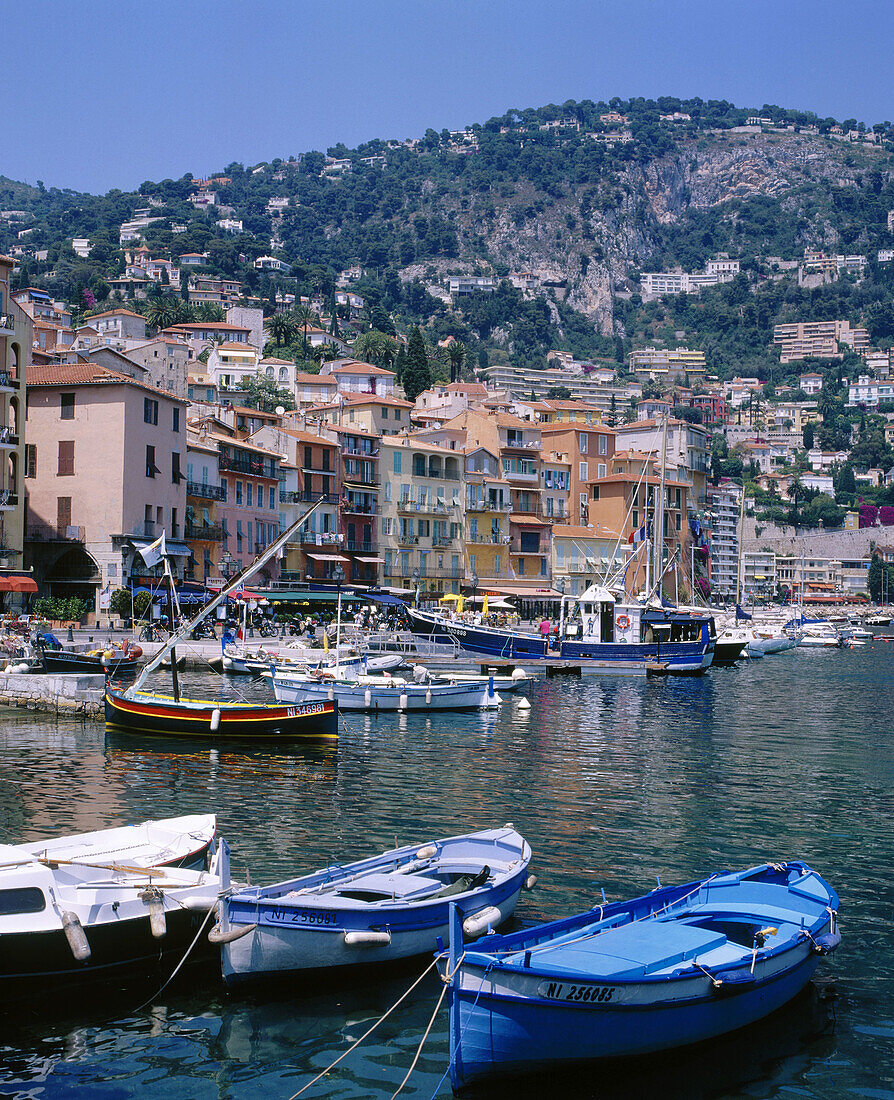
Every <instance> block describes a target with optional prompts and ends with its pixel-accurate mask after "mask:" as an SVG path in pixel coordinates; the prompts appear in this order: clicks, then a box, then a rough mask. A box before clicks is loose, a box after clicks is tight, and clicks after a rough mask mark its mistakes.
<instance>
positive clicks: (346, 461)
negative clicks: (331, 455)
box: [312, 426, 384, 584]
mask: <svg viewBox="0 0 894 1100" xmlns="http://www.w3.org/2000/svg"><path fill="white" fill-rule="evenodd" d="M327 435H331V436H332V437H333V438H334V439H335V440H337V442H338V445H339V452H340V462H341V465H340V469H339V477H340V483H341V502H340V509H341V511H340V517H341V522H340V533H341V534H342V536H343V539H342V542H341V548H340V555H341V558H340V564H341V566H342V568H343V570H344V573H345V577H346V579H347V580H349V581H357V582H359V583H362V584H376V583H377V580H378V567H379V564H380V563H379V560H378V558H379V556H380V555H379V554H378V537H377V533H376V522H377V517H378V516H379V514H380V499H381V493H382V490H383V488H384V485H383V483H382V482H380V480H379V441H380V437H379V436H378V435H377V434H376V433H374V432H368V431H362V430H361V429H359V428H355V427H350V426H349V427H337V426H334V427H331V428H330V429H329V430H328V432H327ZM314 564H315V568H314V570H313V574H312V575H313V576H314V577H317V578H319V577H326V578H331V577H332V574H333V570H334V568H335V564H336V563H335V561H334V560H332V559H327V560H325V561H316V562H315V563H314Z"/></svg>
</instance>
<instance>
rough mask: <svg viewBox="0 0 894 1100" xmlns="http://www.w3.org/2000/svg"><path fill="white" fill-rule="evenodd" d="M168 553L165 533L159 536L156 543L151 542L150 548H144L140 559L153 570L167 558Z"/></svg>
mask: <svg viewBox="0 0 894 1100" xmlns="http://www.w3.org/2000/svg"><path fill="white" fill-rule="evenodd" d="M167 553H168V550H167V547H166V546H165V533H164V531H162V533H161V534H160V535H159V536H158V538H157V539H156V540H155V542H150V543H149V545H148V546H144V547H143V549H142V550H141V551H140V557H141V558H142V559H143V561H144V562H145V564H146V568H147V569H151V568H152V566H153V565H158V563H159V562H160V561H161V559H162V558H164V557H166V556H167Z"/></svg>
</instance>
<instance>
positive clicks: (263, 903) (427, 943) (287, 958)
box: [212, 825, 531, 985]
mask: <svg viewBox="0 0 894 1100" xmlns="http://www.w3.org/2000/svg"><path fill="white" fill-rule="evenodd" d="M530 860H531V849H530V848H529V847H528V844H527V843H526V841H525V840H524V839H523V838H522V837H521V836H520V835H519V834H518V833H517V832H516V831H515V829H514V828H513V827H512V826H511V825H506V826H504V827H503V828H502V829H487V830H484V831H482V832H478V833H470V834H467V835H465V836H455V837H449V838H447V839H445V840H436V841H432V842H429V843H426V844H423V845H419V844H411V845H407V846H405V847H402V848H397V849H395V850H394V851H390V852H384V853H383V854H382V855H380V856H373V857H372V858H370V859H364V860H360V861H359V862H356V863H349V864H345V865H344V866H337V867H326V868H324V869H323V870H321V871H317V872H315V873H314V874H310V875H304V876H303V877H302V878H296V879H291V880H289V881H287V882H279V883H276V884H275V885H274V886H264V887H259V886H252V887H248V888H246V889H243V890H241V891H239V892H238V893H235V894H232V895H231V896H230V897H228V898H227V899H226V900H225V901H224V902H222V904H221V918H220V923H219V925H218V927H217V928H215V929H214V932H213V935H212V939H213V940H214V941H215V942H219V943H221V944H222V948H221V968H222V971H223V977H224V981H225V982H226V983H227V984H228V985H235V984H237V983H240V982H246V981H250V980H253V979H254V980H258V979H261V978H271V977H273V976H282V975H284V974H294V973H297V972H304V971H313V970H318V969H322V968H324V967H325V968H329V967H339V966H353V965H357V964H358V963H360V964H368V963H383V962H394V961H396V960H398V959H405V958H410V957H412V956H414V955H423V954H427V953H428V952H431V951H435V950H437V947H438V938H439V937H440V938H441V940H442V942H447V938H448V917H449V907H450V905H451V903H453V904H455V906H456V911H457V912H458V913H459V914H460V918H461V919H460V924H461V927H462V932H461V935H464V936H465V937H467V938H470V939H471V938H474V937H476V936H480V935H482V934H483V933H484V932H486V931H487V929H488V928H491V927H494V928H495V927H496V926H497V925H499V924H500V923H501V922H502V921H504V920H505V919H506V918H507V917H508V916H510V914H511V913H512V912H513V910H514V909H515V905H516V902H517V901H518V896H519V893H520V892H521V889H522V887H523V886H524V885H525V882H526V879H527V873H528V865H529V863H530Z"/></svg>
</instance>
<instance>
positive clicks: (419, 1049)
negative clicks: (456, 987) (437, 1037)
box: [391, 985, 448, 1100]
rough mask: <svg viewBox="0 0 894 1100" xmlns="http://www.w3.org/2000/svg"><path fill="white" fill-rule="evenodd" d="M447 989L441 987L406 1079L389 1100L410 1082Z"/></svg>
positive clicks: (392, 1099) (393, 1098)
mask: <svg viewBox="0 0 894 1100" xmlns="http://www.w3.org/2000/svg"><path fill="white" fill-rule="evenodd" d="M447 989H448V987H447V986H446V985H444V986H442V987H441V996H440V997H438V1003H437V1004H436V1005H435V1010H434V1012H433V1013H432V1014H431V1019H430V1020H429V1021H428V1027H427V1028H426V1029H425V1034H424V1035H423V1036H422V1039H421V1040H420V1042H419V1046H418V1047H417V1048H416V1055H415V1057H414V1058H413V1061H412V1062H411V1063H410V1068H409V1069H408V1070H407V1075H406V1077H404V1079H403V1081H401V1083H400V1084H399V1085H398V1086H397V1088H396V1089H395V1090H394V1092H393V1093H392V1095H391V1100H395V1097H396V1096H397V1094H398V1093H399V1092H400V1091H401V1089H402V1088H403V1087H404V1085H405V1084H406V1083H407V1081H409V1080H410V1074H411V1073H412V1072H413V1070H414V1069H415V1068H416V1063H417V1062H418V1061H419V1055H420V1054H421V1053H422V1048H423V1047H424V1046H425V1040H426V1039H427V1038H428V1033H429V1032H430V1031H431V1029H432V1025H433V1024H434V1022H435V1017H436V1016H437V1015H438V1013H439V1012H440V1011H441V1004H442V1003H443V1001H444V995H445V993H446V992H447Z"/></svg>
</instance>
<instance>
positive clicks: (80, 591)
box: [42, 546, 102, 612]
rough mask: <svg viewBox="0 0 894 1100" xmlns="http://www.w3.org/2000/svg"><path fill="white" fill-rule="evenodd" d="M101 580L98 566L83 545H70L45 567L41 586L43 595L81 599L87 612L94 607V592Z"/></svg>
mask: <svg viewBox="0 0 894 1100" xmlns="http://www.w3.org/2000/svg"><path fill="white" fill-rule="evenodd" d="M101 581H102V574H101V573H100V570H99V567H98V565H97V564H96V562H95V561H94V560H93V558H91V557H90V555H89V554H88V553H87V551H86V550H85V549H84V547H83V546H72V547H70V548H68V549H66V550H65V552H64V553H63V554H61V555H60V556H59V557H58V558H57V559H56V561H55V562H54V563H53V565H52V566H50V568H49V569H47V571H46V573H45V574H44V577H43V583H42V588H43V591H44V593H45V595H48V596H51V597H55V598H57V599H67V598H68V597H69V596H76V597H78V598H79V599H82V600H83V601H84V602H85V603H86V605H87V611H88V612H89V611H93V610H95V608H96V594H97V592H98V590H99V586H100V583H101Z"/></svg>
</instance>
